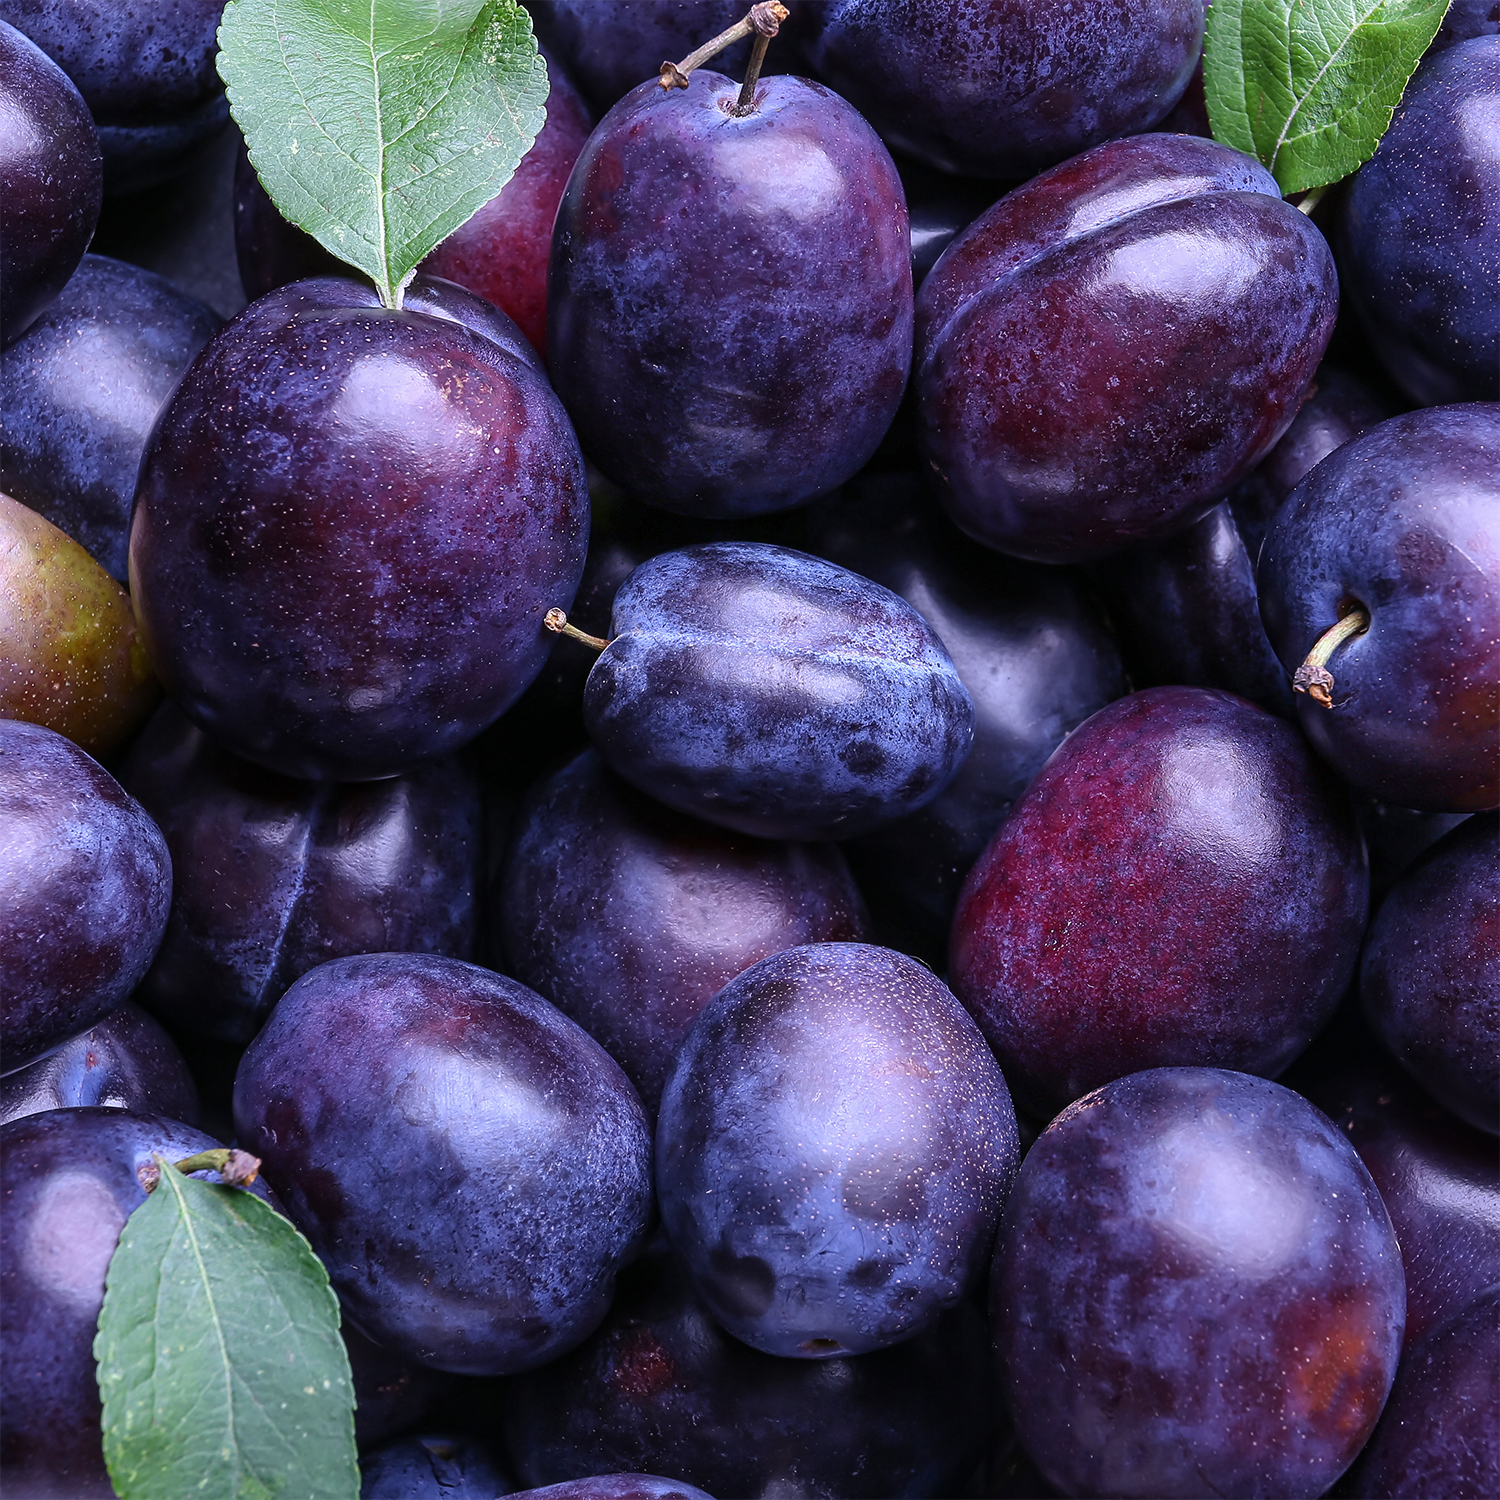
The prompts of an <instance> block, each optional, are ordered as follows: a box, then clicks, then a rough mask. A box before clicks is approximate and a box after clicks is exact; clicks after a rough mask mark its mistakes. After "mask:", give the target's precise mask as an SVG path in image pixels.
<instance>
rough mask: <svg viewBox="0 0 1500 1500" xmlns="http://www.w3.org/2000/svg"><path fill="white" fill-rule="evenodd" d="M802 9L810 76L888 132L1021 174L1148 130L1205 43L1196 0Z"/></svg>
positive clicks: (969, 168) (965, 160) (835, 1)
mask: <svg viewBox="0 0 1500 1500" xmlns="http://www.w3.org/2000/svg"><path fill="white" fill-rule="evenodd" d="M808 9H809V12H810V13H811V17H812V19H811V23H810V26H809V27H808V32H809V34H808V40H807V43H806V46H807V51H808V56H809V58H810V59H811V61H812V64H813V67H814V68H815V69H816V70H817V73H818V76H819V77H820V78H822V79H824V80H825V81H826V82H828V83H830V84H832V86H833V87H834V88H836V89H837V90H838V91H839V93H841V94H843V95H844V97H845V98H847V99H848V100H849V101H850V103H852V104H853V105H854V106H855V108H856V109H858V110H860V111H861V112H862V113H864V114H865V115H867V116H868V117H869V119H870V120H871V122H872V123H873V124H874V125H875V127H876V129H877V130H879V131H880V134H881V136H882V137H883V138H884V140H885V142H886V144H887V145H889V146H890V147H891V148H892V149H893V150H900V151H905V152H908V153H910V154H911V155H913V156H915V157H917V158H918V159H920V160H921V161H924V162H926V163H928V164H929V165H931V166H934V167H938V168H941V169H942V170H943V171H946V172H962V173H969V174H971V175H973V176H976V177H999V178H1010V179H1019V178H1023V177H1030V176H1032V175H1034V174H1035V173H1037V172H1040V171H1041V170H1042V169H1043V168H1044V167H1050V166H1052V165H1054V164H1055V163H1056V162H1060V161H1062V160H1063V159H1064V158H1065V157H1069V156H1074V155H1076V154H1077V153H1078V152H1080V151H1082V150H1084V149H1085V148H1086V147H1089V146H1096V145H1098V144H1099V143H1100V142H1101V141H1107V140H1110V139H1111V138H1112V137H1114V136H1119V135H1134V134H1136V133H1137V132H1138V131H1142V130H1150V129H1151V128H1152V127H1153V126H1154V125H1156V123H1157V122H1158V121H1159V120H1161V119H1162V118H1163V117H1164V116H1165V115H1166V114H1167V113H1168V112H1169V111H1170V110H1171V108H1172V106H1173V105H1174V104H1175V103H1176V102H1177V99H1178V96H1179V95H1181V93H1182V91H1183V89H1184V88H1186V87H1187V83H1188V80H1189V79H1190V78H1191V77H1192V74H1193V69H1194V68H1195V66H1196V65H1197V62H1198V55H1199V53H1200V52H1201V51H1202V50H1203V5H1202V0H1116V3H1112V4H1109V5H1094V6H1089V7H1087V8H1086V9H1085V10H1082V11H1080V10H1079V9H1078V8H1077V7H1076V6H1074V5H1072V4H1070V3H1069V0H826V3H824V4H822V5H818V6H810V7H808ZM935 74H936V75H937V78H935V77H934V75H935ZM938 79H940V80H941V81H940V82H938V81H937V80H938Z"/></svg>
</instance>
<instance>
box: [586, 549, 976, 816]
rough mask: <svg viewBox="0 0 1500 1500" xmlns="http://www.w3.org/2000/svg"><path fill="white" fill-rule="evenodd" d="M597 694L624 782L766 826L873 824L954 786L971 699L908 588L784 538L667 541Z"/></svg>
mask: <svg viewBox="0 0 1500 1500" xmlns="http://www.w3.org/2000/svg"><path fill="white" fill-rule="evenodd" d="M613 631H614V639H613V640H612V641H611V642H610V644H609V646H608V648H607V649H606V650H605V651H604V652H603V653H602V654H601V655H600V657H599V659H598V661H597V662H595V664H594V667H593V670H592V671H591V672H590V673H589V678H588V683H587V686H586V688H585V691H584V700H583V713H584V722H585V724H586V725H587V727H588V732H589V737H590V738H591V739H592V740H593V741H594V743H595V744H596V745H597V746H598V747H599V750H600V752H601V753H602V754H603V756H604V758H605V760H606V761H608V763H609V764H610V766H611V767H612V768H613V769H614V770H615V771H617V772H618V773H619V774H620V775H621V776H623V777H624V778H625V780H627V781H629V782H631V783H632V784H633V785H634V786H637V787H639V788H640V789H641V790H642V791H644V792H646V793H648V794H649V795H650V796H653V797H656V798H658V799H659V800H660V801H662V802H665V803H666V804H667V805H668V806H669V807H675V808H677V809H678V811H680V812H685V813H689V814H692V815H693V816H695V817H700V818H706V819H707V820H708V821H709V822H711V823H719V824H722V825H723V826H724V827H726V828H733V829H737V830H738V831H739V832H741V833H749V834H754V835H755V836H757V837H760V838H776V839H796V840H802V841H818V840H822V839H830V838H848V837H851V836H852V835H854V834H857V833H866V832H868V831H869V830H870V829H871V828H875V827H878V826H879V825H880V824H881V823H886V822H889V821H891V820H892V819H893V818H898V817H900V816H901V815H902V814H903V813H908V812H913V811H915V810H916V809H917V808H919V807H921V806H922V805H923V804H924V803H926V802H930V801H931V800H932V798H934V797H935V796H937V794H938V793H939V792H940V791H941V790H942V789H943V787H944V786H946V785H947V784H948V782H949V781H950V780H952V778H953V775H954V773H955V772H956V771H957V770H958V767H959V766H960V765H961V764H962V762H963V758H964V756H965V755H967V754H968V751H969V745H970V742H971V740H972V738H973V724H974V707H973V703H972V702H971V700H970V698H969V694H968V691H967V689H965V687H964V685H963V683H962V681H961V680H960V679H959V676H958V673H957V672H956V671H955V670H954V667H953V663H952V660H951V659H950V658H949V656H948V653H947V652H946V651H945V650H944V649H943V645H942V642H941V641H939V640H938V638H937V637H936V635H934V634H933V632H932V630H931V629H930V628H929V627H928V625H927V624H926V622H925V621H924V620H923V619H922V617H921V616H920V615H919V614H918V613H917V612H916V611H915V610H914V609H912V608H911V606H910V605H909V604H907V603H906V602H905V601H904V600H903V599H901V598H900V597H899V596H897V595H896V594H893V593H891V592H890V590H888V589H884V588H881V587H880V586H879V585H878V584H875V583H871V582H870V581H869V580H868V579H865V578H860V577H858V576H857V575H855V574H853V573H850V572H849V571H847V570H846V569H844V568H840V567H836V566H835V565H834V564H833V563H829V562H824V561H823V560H822V559H821V558H816V557H809V556H808V555H807V554H806V553H803V552H795V551H793V550H791V549H790V548H787V547H776V546H769V545H765V544H757V543H752V542H723V543H714V544H711V545H708V546H702V547H686V548H684V549H683V550H682V551H680V552H668V553H663V554H661V555H660V556H658V557H655V558H652V559H651V561H649V562H647V563H645V564H643V565H642V566H641V567H639V568H637V569H636V570H635V572H634V573H632V574H631V575H630V577H629V578H628V579H627V580H626V582H625V584H624V585H623V586H622V587H621V589H620V591H619V592H618V593H617V594H616V595H615V603H614V619H613Z"/></svg>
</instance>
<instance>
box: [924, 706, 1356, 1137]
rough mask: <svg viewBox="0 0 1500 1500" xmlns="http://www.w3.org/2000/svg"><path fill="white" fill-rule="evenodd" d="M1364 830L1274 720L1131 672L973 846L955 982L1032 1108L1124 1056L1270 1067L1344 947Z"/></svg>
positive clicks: (1127, 1068) (1337, 991) (1301, 1031)
mask: <svg viewBox="0 0 1500 1500" xmlns="http://www.w3.org/2000/svg"><path fill="white" fill-rule="evenodd" d="M1367 904H1368V874H1367V871H1366V866H1365V852H1364V843H1363V840H1362V839H1361V838H1360V834H1359V826H1358V824H1357V823H1356V821H1355V818H1354V810H1353V807H1352V805H1351V802H1350V798H1349V795H1348V793H1347V791H1346V790H1345V789H1344V788H1343V787H1341V786H1339V785H1338V783H1337V782H1336V781H1335V779H1334V778H1333V777H1332V776H1331V775H1330V774H1329V773H1328V772H1327V770H1326V769H1325V768H1324V767H1323V766H1322V765H1321V764H1320V763H1319V762H1318V760H1317V758H1316V757H1315V756H1314V755H1312V753H1311V752H1310V751H1309V750H1308V749H1307V746H1306V745H1305V744H1304V743H1303V741H1302V738H1301V736H1300V735H1299V734H1298V733H1297V731H1296V730H1295V729H1293V728H1292V726H1291V725H1289V724H1287V723H1286V722H1285V721H1284V720H1281V719H1278V718H1275V717H1274V716H1273V715H1271V714H1268V713H1266V712H1265V711H1264V710H1263V709H1259V708H1256V707H1255V706H1254V705H1253V704H1250V703H1247V702H1245V700H1244V699H1242V698H1236V697H1233V696H1232V695H1231V694H1229V693H1221V692H1216V691H1214V690H1212V689H1208V688H1186V687H1181V688H1179V687H1164V688H1148V689H1147V690H1146V691H1144V692H1140V693H1135V694H1133V695H1132V696H1131V697H1129V698H1124V699H1121V700H1120V701H1119V702H1118V703H1114V704H1111V705H1110V706H1109V707H1108V708H1105V709H1101V710H1100V711H1099V712H1098V713H1097V714H1095V715H1094V716H1093V718H1091V719H1089V720H1088V721H1087V722H1086V723H1085V724H1084V725H1083V726H1082V727H1081V728H1079V729H1077V730H1075V731H1074V732H1073V734H1072V735H1071V736H1069V738H1068V739H1066V740H1065V741H1064V742H1063V744H1062V747H1061V748H1060V749H1059V750H1058V751H1057V753H1056V754H1055V755H1053V757H1052V759H1051V760H1049V761H1048V762H1047V764H1046V766H1045V767H1044V768H1043V769H1042V772H1041V774H1040V775H1039V776H1038V777H1037V778H1036V780H1035V781H1034V782H1032V784H1031V786H1030V787H1029V788H1028V789H1027V791H1026V792H1025V793H1024V795H1023V796H1022V797H1021V799H1020V801H1019V802H1017V803H1016V805H1015V807H1014V808H1013V809H1012V810H1011V814H1010V816H1009V818H1007V819H1006V821H1005V822H1004V823H1003V824H1002V825H1001V827H1000V830H999V832H998V833H996V835H995V837H994V839H993V841H992V842H991V843H990V846H989V848H988V849H986V850H985V852H984V854H983V855H982V856H981V858H980V860H979V863H978V864H976V865H975V867H974V869H973V871H972V872H971V873H970V875H969V879H968V882H967V884H966V885H965V887H964V891H963V895H962V896H961V897H960V899H959V906H958V914H957V916H956V917H955V919H954V923H953V938H952V946H951V949H950V953H951V968H950V973H951V977H952V983H953V988H954V991H955V992H956V993H957V995H958V997H959V998H960V999H961V1000H962V1001H963V1002H964V1004H965V1005H967V1006H968V1007H969V1009H970V1010H971V1011H972V1012H973V1013H974V1015H975V1017H976V1018H977V1019H978V1021H979V1023H980V1025H981V1026H982V1027H983V1029H984V1032H985V1035H986V1036H987V1037H988V1038H989V1039H990V1043H991V1045H992V1046H993V1047H994V1048H995V1051H996V1053H997V1055H998V1056H999V1058H1000V1062H1001V1065H1002V1067H1004V1069H1005V1076H1006V1078H1007V1080H1008V1081H1009V1083H1010V1085H1011V1088H1012V1089H1013V1090H1014V1091H1015V1093H1016V1097H1017V1099H1018V1100H1020V1101H1021V1102H1022V1103H1023V1104H1024V1105H1025V1106H1026V1107H1027V1108H1028V1109H1030V1110H1032V1111H1033V1112H1034V1113H1036V1114H1037V1115H1038V1116H1039V1117H1040V1118H1042V1119H1046V1118H1048V1117H1049V1116H1050V1115H1051V1114H1052V1113H1053V1112H1054V1111H1056V1110H1057V1109H1059V1108H1061V1107H1062V1106H1063V1105H1064V1104H1066V1103H1067V1102H1068V1101H1069V1100H1070V1099H1076V1098H1077V1097H1078V1096H1079V1095H1080V1094H1082V1093H1085V1092H1086V1091H1087V1090H1089V1089H1092V1088H1097V1087H1098V1086H1099V1085H1100V1084H1102V1083H1106V1082H1108V1081H1109V1080H1110V1079H1111V1078H1118V1077H1120V1076H1121V1075H1122V1074H1125V1073H1131V1072H1134V1071H1136V1070H1137V1069H1139V1068H1147V1067H1159V1066H1164V1065H1179V1064H1202V1065H1206V1066H1215V1067H1233V1068H1236V1069H1239V1070H1243V1071H1245V1072H1253V1073H1262V1074H1267V1075H1271V1074H1275V1073H1277V1072H1279V1071H1280V1070H1281V1069H1282V1068H1284V1067H1286V1065H1287V1064H1288V1063H1290V1062H1291V1060H1292V1059H1293V1058H1294V1057H1295V1056H1296V1055H1297V1054H1298V1053H1299V1052H1300V1051H1301V1050H1302V1049H1303V1048H1304V1047H1306V1046H1307V1044H1308V1043H1309V1042H1310V1041H1311V1040H1312V1038H1313V1037H1314V1035H1316V1033H1317V1032H1318V1031H1319V1030H1320V1029H1321V1028H1322V1026H1323V1024H1324V1023H1325V1022H1326V1021H1327V1020H1328V1019H1329V1017H1330V1016H1331V1015H1332V1014H1333V1011H1334V1008H1335V1007H1336V1006H1337V1004H1338V1001H1339V997H1340V996H1341V995H1342V994H1343V992H1344V989H1345V987H1346V985H1347V984H1348V982H1349V979H1350V977H1351V976H1352V974H1353V972H1354V965H1355V962H1356V960H1357V958H1358V955H1359V942H1360V938H1361V937H1362V935H1363V933H1364V926H1365V917H1366V908H1367Z"/></svg>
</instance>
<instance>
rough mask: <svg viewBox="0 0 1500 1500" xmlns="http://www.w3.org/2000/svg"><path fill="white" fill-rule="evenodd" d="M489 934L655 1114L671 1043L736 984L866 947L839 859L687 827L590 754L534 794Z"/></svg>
mask: <svg viewBox="0 0 1500 1500" xmlns="http://www.w3.org/2000/svg"><path fill="white" fill-rule="evenodd" d="M494 926H496V927H497V928H498V929H499V932H500V934H501V938H502V942H503V945H504V950H505V955H506V959H507V963H506V969H507V972H508V973H511V974H513V975H514V976H515V977H516V978H517V979H519V980H520V981H521V982H522V983H523V984H528V985H530V986H531V987H532V989H534V990H536V991H537V993H538V994H540V995H544V996H545V997H546V998H547V999H548V1000H550V1001H552V1003H553V1004H554V1005H556V1006H557V1007H558V1008H559V1009H560V1010H561V1011H562V1012H563V1013H564V1014H565V1015H569V1016H572V1018H573V1019H574V1020H575V1021H577V1022H578V1024H579V1025H580V1026H582V1027H583V1028H584V1029H585V1030H586V1031H587V1032H588V1033H589V1035H590V1036H592V1037H594V1038H595V1040H597V1041H598V1042H600V1043H601V1044H602V1045H603V1046H604V1048H605V1050H606V1051H607V1052H608V1053H609V1054H610V1056H611V1057H613V1058H614V1059H615V1060H616V1061H617V1062H618V1063H619V1064H620V1066H621V1067H622V1068H624V1070H625V1072H626V1074H627V1076H628V1077H629V1078H630V1081H631V1082H632V1083H634V1084H635V1086H636V1087H637V1088H638V1089H639V1090H640V1093H641V1099H642V1101H643V1102H644V1103H645V1105H646V1108H647V1109H648V1110H649V1111H651V1112H652V1113H653V1114H654V1113H655V1110H656V1106H657V1102H658V1100H659V1099H660V1098H661V1090H662V1085H663V1084H664V1083H665V1082H666V1077H667V1071H668V1069H669V1068H670V1067H671V1065H672V1057H673V1054H674V1053H675V1052H676V1051H677V1047H678V1044H679V1043H680V1042H681V1041H682V1039H683V1037H684V1036H686V1035H687V1032H688V1028H689V1027H690V1026H691V1025H692V1024H693V1021H694V1020H695V1019H696V1018H697V1015H698V1013H699V1012H700V1011H701V1010H702V1009H703V1007H704V1006H705V1005H706V1004H707V1003H708V1002H709V1000H710V999H712V998H713V996H714V995H715V994H717V993H718V991H719V990H721V989H722V988H723V987H724V986H725V985H726V984H727V983H728V982H729V981H730V980H731V979H733V978H734V976H735V975H736V974H738V973H740V972H741V971H742V970H744V969H748V968H749V967H750V965H751V964H753V963H756V962H757V961H758V960H760V959H762V958H768V957H769V956H770V955H771V954H773V953H779V952H781V950H782V949H784V948H795V947H797V946H798V945H799V944H803V943H825V942H846V941H857V940H859V939H862V938H864V937H866V936H868V934H867V932H866V927H867V919H866V916H865V909H864V902H863V901H862V900H861V899H860V894H859V891H858V890H857V889H856V888H855V885H854V881H853V880H852V879H851V878H850V875H849V871H848V868H847V866H846V865H845V864H844V858H843V855H842V854H840V852H839V850H838V848H837V846H836V845H833V844H791V843H780V842H772V841H769V840H765V839H752V838H747V837H746V836H745V835H744V834H737V833H731V832H729V831H728V830H727V829H724V828H719V827H716V826H714V825H713V824H710V823H703V822H701V821H699V820H698V819H697V818H688V817H684V816H683V814H681V813H678V812H673V811H672V810H671V809H670V808H666V807H663V806H662V805H661V804H660V803H659V802H655V801H653V800H652V799H651V798H649V797H645V796H643V795H642V794H641V793H640V792H638V791H636V790H635V788H634V787H631V786H628V785H627V784H626V783H624V782H622V781H620V780H619V779H618V778H617V777H616V776H615V775H614V774H613V773H612V772H610V771H609V770H607V769H606V768H605V766H604V764H603V762H602V761H601V760H600V759H599V756H598V754H597V753H596V752H594V751H588V752H586V753H585V754H583V755H581V756H579V757H578V759H577V760H575V761H573V762H572V763H571V764H569V765H568V766H566V767H564V768H563V769H562V770H561V771H558V772H557V773H556V774H555V775H553V776H550V777H548V778H547V779H546V780H544V781H543V782H541V783H540V784H539V785H538V786H537V787H535V788H534V789H533V791H532V792H531V794H530V795H529V797H528V799H527V802H526V804H525V805H524V806H523V808H522V810H521V813H520V815H519V817H518V819H517V823H516V831H515V834H514V836H513V839H512V843H511V847H510V851H509V853H508V854H507V856H506V861H505V869H504V872H503V875H502V877H501V880H500V883H499V887H498V889H497V892H496V900H495V903H494Z"/></svg>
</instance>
